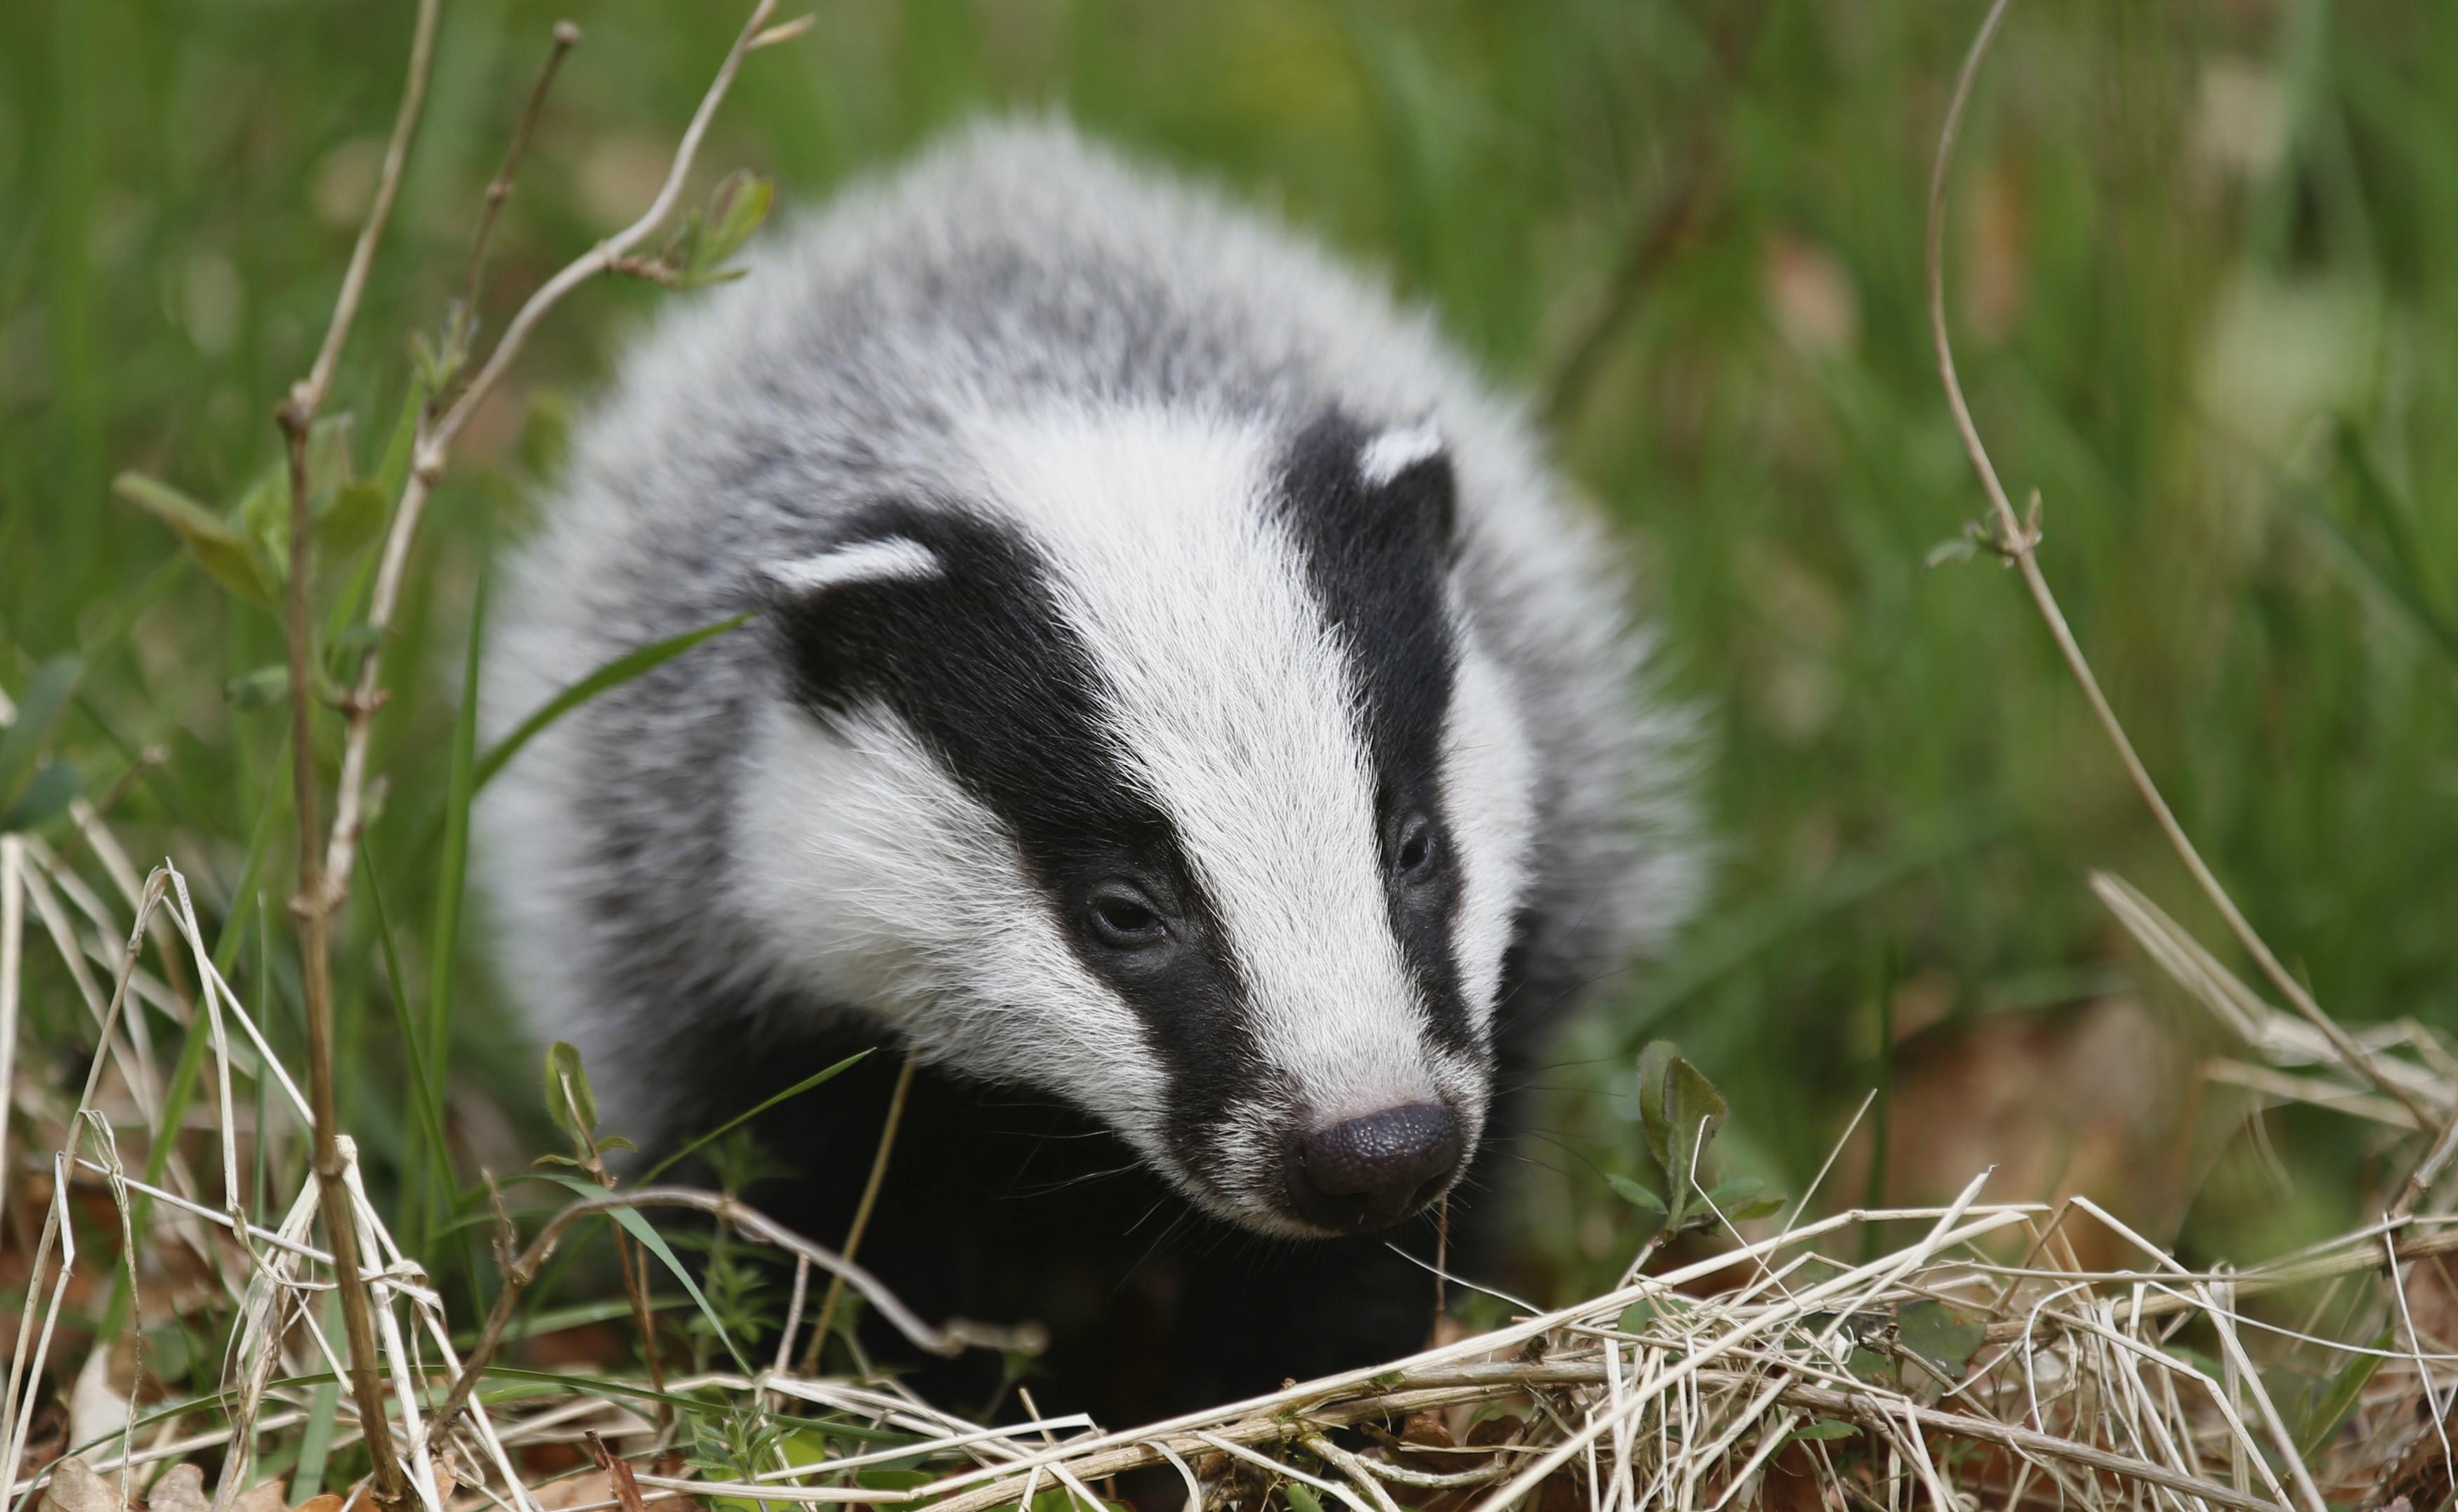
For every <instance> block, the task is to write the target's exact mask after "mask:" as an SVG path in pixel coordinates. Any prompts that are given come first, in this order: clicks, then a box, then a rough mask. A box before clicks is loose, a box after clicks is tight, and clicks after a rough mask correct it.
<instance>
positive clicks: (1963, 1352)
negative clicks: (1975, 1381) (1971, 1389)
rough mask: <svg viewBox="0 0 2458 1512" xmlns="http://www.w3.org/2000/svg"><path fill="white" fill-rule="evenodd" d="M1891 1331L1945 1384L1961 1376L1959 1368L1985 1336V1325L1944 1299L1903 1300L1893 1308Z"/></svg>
mask: <svg viewBox="0 0 2458 1512" xmlns="http://www.w3.org/2000/svg"><path fill="white" fill-rule="evenodd" d="M1895 1333H1896V1336H1897V1337H1898V1338H1900V1339H1901V1340H1902V1341H1903V1346H1904V1348H1905V1349H1906V1350H1907V1351H1909V1352H1910V1353H1911V1354H1912V1355H1913V1356H1914V1357H1916V1358H1918V1359H1919V1361H1920V1362H1921V1363H1922V1364H1923V1365H1925V1366H1927V1367H1928V1369H1929V1371H1930V1373H1931V1374H1933V1375H1935V1376H1936V1377H1937V1378H1938V1379H1939V1380H1940V1381H1942V1382H1945V1383H1947V1384H1949V1385H1951V1384H1952V1383H1953V1382H1955V1381H1958V1380H1960V1379H1962V1378H1963V1368H1964V1367H1965V1366H1966V1365H1968V1364H1970V1363H1971V1357H1972V1356H1974V1355H1976V1354H1978V1353H1980V1346H1981V1344H1982V1343H1984V1342H1985V1341H1987V1339H1988V1337H1989V1325H1988V1324H1987V1323H1985V1322H1983V1321H1982V1320H1980V1319H1979V1318H1976V1317H1973V1316H1971V1315H1969V1314H1968V1313H1965V1312H1963V1311H1962V1310H1961V1309H1959V1308H1954V1307H1949V1306H1948V1305H1947V1304H1946V1303H1944V1302H1938V1301H1922V1302H1906V1303H1905V1304H1904V1305H1903V1306H1902V1307H1899V1308H1897V1309H1896V1310H1895Z"/></svg>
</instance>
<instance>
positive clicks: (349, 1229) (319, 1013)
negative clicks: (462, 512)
mask: <svg viewBox="0 0 2458 1512" xmlns="http://www.w3.org/2000/svg"><path fill="white" fill-rule="evenodd" d="M441 9H442V6H441V3H440V0H419V7H418V20H417V23H416V25H415V28H414V30H413V31H411V33H410V44H409V69H408V76H407V78H406V80H405V81H404V83H403V86H402V93H401V107H400V109H399V111H398V112H396V113H395V114H394V116H393V123H392V135H391V138H390V139H389V140H388V141H387V142H386V143H385V156H384V166H383V168H382V170H381V171H380V172H379V174H378V175H377V177H376V190H375V197H374V198H373V200H372V201H370V202H369V204H368V206H367V215H366V220H365V223H364V224H362V225H361V226H360V227H359V239H358V242H357V244H356V245H355V246H353V247H352V248H351V249H350V262H349V267H348V269H347V271H345V272H344V274H343V276H342V290H341V293H340V294H339V295H338V296H337V297H336V298H335V299H334V301H333V315H332V319H331V320H330V321H327V322H326V324H325V327H324V340H323V344H322V345H320V346H319V347H318V348H317V351H316V360H315V362H314V363H313V364H312V365H310V366H309V368H308V370H307V376H306V377H305V378H302V379H301V380H300V381H299V382H298V383H293V384H292V385H291V387H290V393H289V396H288V398H286V399H285V400H284V401H283V402H282V403H281V404H280V405H279V406H278V407H277V408H276V410H275V419H276V420H277V421H278V422H279V424H280V425H281V433H282V438H283V441H284V443H285V444H286V446H287V450H288V455H289V464H290V570H289V579H288V583H287V585H286V592H285V594H284V601H283V602H284V613H283V621H284V624H283V629H284V639H285V641H286V643H287V650H288V660H289V673H290V750H291V763H290V764H291V790H292V795H293V797H294V800H295V801H296V803H297V816H296V817H297V821H298V825H299V880H298V892H297V893H296V894H295V895H294V896H293V897H292V899H291V903H290V908H291V913H292V915H293V917H294V918H295V919H296V921H297V922H298V926H299V958H300V960H299V977H300V991H301V996H302V999H303V1000H304V1007H305V1017H306V1020H307V1074H308V1084H309V1087H310V1095H311V1097H312V1098H313V1102H314V1120H313V1122H314V1125H315V1130H314V1144H313V1153H312V1156H311V1160H310V1164H311V1167H312V1169H313V1170H315V1172H316V1180H317V1184H318V1187H319V1189H320V1201H321V1203H322V1206H323V1214H324V1228H325V1231H326V1233H327V1235H328V1237H329V1239H330V1241H331V1243H332V1247H333V1258H334V1268H333V1275H334V1282H335V1285H336V1288H337V1289H338V1290H339V1291H340V1293H341V1299H342V1327H343V1331H344V1335H345V1336H347V1337H348V1340H349V1347H350V1359H349V1373H350V1391H351V1396H352V1398H353V1399H354V1400H355V1401H356V1403H357V1405H358V1414H359V1420H360V1422H361V1423H362V1425H363V1426H364V1431H365V1434H366V1440H367V1453H368V1456H369V1458H370V1460H371V1461H372V1464H373V1471H374V1476H375V1498H376V1501H377V1502H379V1503H380V1504H382V1505H383V1506H385V1507H387V1508H391V1507H397V1506H399V1505H400V1504H401V1503H402V1502H403V1501H404V1500H405V1499H406V1496H407V1494H408V1490H407V1487H406V1485H405V1483H404V1482H403V1480H402V1473H401V1466H400V1464H399V1463H398V1462H397V1461H396V1460H394V1458H393V1449H392V1433H391V1429H390V1427H389V1425H388V1424H387V1422H386V1420H385V1399H384V1388H383V1385H382V1384H381V1382H379V1381H378V1379H377V1377H376V1336H375V1325H374V1319H373V1303H372V1301H371V1300H370V1298H369V1297H368V1295H367V1284H366V1281H365V1278H364V1277H363V1276H362V1275H361V1274H359V1255H358V1234H357V1232H356V1225H355V1223H354V1222H353V1219H352V1216H351V1213H350V1199H349V1194H348V1192H347V1191H345V1190H344V1187H343V1185H342V1171H343V1161H342V1154H341V1143H340V1133H341V1131H340V1129H339V1126H338V1124H337V1123H336V1114H335V1111H334V1099H333V971H332V961H331V927H332V917H333V907H334V904H335V902H337V901H338V899H337V898H336V897H335V896H334V884H332V883H331V882H329V881H328V880H327V879H326V877H325V876H324V874H323V870H322V867H323V857H324V849H323V844H322V840H321V837H320V835H319V834H318V831H317V828H316V750H315V745H314V742H313V741H312V740H311V739H310V733H311V732H310V729H309V724H310V719H311V716H312V715H313V712H314V708H315V703H314V699H313V697H312V690H313V682H312V679H311V678H310V675H309V665H308V664H309V662H310V660H311V658H312V657H313V655H314V651H313V648H314V644H315V642H314V633H315V632H314V630H313V628H312V626H311V624H310V621H309V619H308V613H307V579H308V575H309V572H308V569H309V565H310V562H309V556H310V552H311V550H312V549H313V538H312V534H311V527H312V525H313V521H312V519H311V518H310V509H309V499H308V487H307V442H308V437H309V435H310V434H311V433H312V431H313V430H314V427H315V424H316V416H317V413H318V412H319V411H320V410H321V409H323V404H324V396H325V394H326V392H327V391H328V390H329V388H330V387H331V384H332V380H333V366H334V363H336V362H339V361H340V360H341V355H342V348H343V346H344V343H346V342H348V340H349V335H350V327H351V325H352V324H353V323H354V322H355V321H356V320H357V318H358V313H359V301H360V300H361V298H362V297H363V296H364V295H365V292H366V283H367V271H368V269H369V268H370V267H372V266H373V265H374V262H375V254H376V246H377V244H378V243H379V242H381V241H382V240H383V239H384V232H385V222H386V221H388V220H389V219H390V218H391V217H392V207H393V201H394V199H395V198H396V197H399V195H400V192H401V177H402V171H403V169H404V168H405V167H406V165H407V163H408V161H409V149H410V143H411V142H412V140H413V139H414V138H415V137H416V136H417V135H418V123H419V119H420V117H421V115H422V114H424V113H425V110H426V104H427V75H428V73H429V72H430V70H431V66H432V64H433V63H434V59H435V25H436V18H437V15H438V13H439V11H440V10H441Z"/></svg>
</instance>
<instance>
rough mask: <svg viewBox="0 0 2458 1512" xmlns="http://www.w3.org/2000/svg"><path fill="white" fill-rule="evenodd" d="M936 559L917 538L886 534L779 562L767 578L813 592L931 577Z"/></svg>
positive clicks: (795, 589)
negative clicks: (907, 538)
mask: <svg viewBox="0 0 2458 1512" xmlns="http://www.w3.org/2000/svg"><path fill="white" fill-rule="evenodd" d="M939 570H940V567H939V558H938V556H937V555H936V554H935V553H933V552H932V551H931V549H929V548H928V547H927V546H924V545H923V544H922V543H921V542H919V541H908V540H906V539H905V538H904V537H902V536H890V537H889V538H887V539H886V540H884V541H863V542H858V543H856V544H855V545H852V546H845V547H839V548H838V549H835V550H833V551H822V552H820V553H819V554H818V555H816V556H805V557H800V558H797V559H796V560H794V561H791V562H780V563H778V564H777V565H775V566H773V567H771V568H769V569H768V579H769V581H770V582H773V583H775V584H776V585H777V586H778V587H780V588H783V589H789V590H794V591H796V592H804V593H809V592H817V591H819V590H822V589H829V588H842V587H844V585H846V584H848V583H877V582H884V581H889V580H893V579H900V578H917V577H935V576H937V575H938V573H939Z"/></svg>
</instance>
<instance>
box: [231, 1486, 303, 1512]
mask: <svg viewBox="0 0 2458 1512" xmlns="http://www.w3.org/2000/svg"><path fill="white" fill-rule="evenodd" d="M282 1490H283V1487H282V1484H281V1481H262V1482H260V1483H259V1484H257V1485H254V1486H250V1487H249V1488H248V1489H247V1490H244V1491H242V1492H240V1494H239V1495H237V1496H235V1497H233V1498H231V1512H290V1499H289V1498H288V1497H287V1496H284V1495H283V1494H282Z"/></svg>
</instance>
